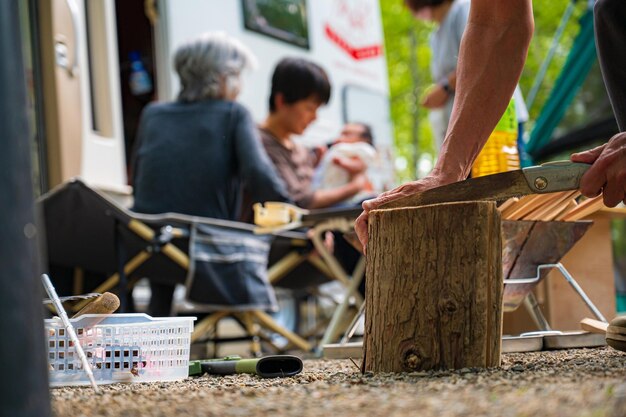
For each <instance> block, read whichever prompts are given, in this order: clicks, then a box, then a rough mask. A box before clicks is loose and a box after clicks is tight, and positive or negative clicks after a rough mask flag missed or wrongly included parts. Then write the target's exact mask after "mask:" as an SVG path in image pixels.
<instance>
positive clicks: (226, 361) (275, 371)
mask: <svg viewBox="0 0 626 417" xmlns="http://www.w3.org/2000/svg"><path fill="white" fill-rule="evenodd" d="M205 372H206V373H209V374H214V375H232V374H255V375H258V376H260V377H262V378H278V377H287V376H294V375H297V374H299V373H300V372H302V359H300V358H298V357H297V356H291V355H272V356H265V357H263V358H256V359H242V358H241V357H240V356H226V357H224V358H221V359H205V360H199V361H190V362H189V375H190V376H193V375H202V374H203V373H205Z"/></svg>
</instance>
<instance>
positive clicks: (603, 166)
mask: <svg viewBox="0 0 626 417" xmlns="http://www.w3.org/2000/svg"><path fill="white" fill-rule="evenodd" d="M571 159H572V162H584V163H587V164H592V165H591V168H589V170H588V171H587V172H586V173H585V175H583V177H582V178H581V180H580V192H581V193H582V194H583V195H584V196H587V197H595V196H597V195H598V194H600V193H602V194H603V199H604V204H605V205H606V206H607V207H615V206H616V205H617V204H618V203H619V202H620V201H624V202H625V203H626V132H621V133H618V134H617V135H615V136H613V137H612V138H611V139H610V140H609V141H608V142H607V143H606V144H604V145H602V146H598V147H597V148H593V149H590V150H588V151H585V152H579V153H575V154H573V155H572V157H571Z"/></svg>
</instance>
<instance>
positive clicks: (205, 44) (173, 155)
mask: <svg viewBox="0 0 626 417" xmlns="http://www.w3.org/2000/svg"><path fill="white" fill-rule="evenodd" d="M254 61H255V59H254V56H253V55H252V54H251V53H250V52H249V50H248V49H247V48H245V47H244V46H243V45H242V44H240V43H239V42H238V41H236V40H235V39H233V38H230V37H228V36H227V35H225V34H222V33H211V34H204V35H202V36H200V37H199V38H197V39H194V40H192V41H190V42H188V43H186V44H184V45H182V46H181V47H179V48H178V50H177V51H176V54H175V56H174V66H175V69H176V72H177V73H178V76H179V77H180V83H181V87H182V89H181V91H180V93H179V95H178V100H177V101H175V102H171V103H155V104H151V105H149V106H148V107H146V109H145V110H144V112H143V114H142V116H141V121H140V124H139V128H138V135H137V144H138V147H137V151H136V153H135V156H134V160H133V188H134V191H133V192H134V200H135V201H134V207H133V210H134V211H136V212H140V213H147V214H158V213H167V212H175V213H181V214H187V215H193V216H202V217H212V218H217V219H225V220H237V219H238V218H239V215H240V207H241V199H242V188H243V185H244V183H245V184H246V186H247V189H248V190H249V192H250V194H251V198H252V200H254V201H255V202H257V201H265V200H266V199H267V200H273V201H288V200H289V199H288V196H287V192H286V189H285V187H284V184H283V182H282V181H281V180H280V177H279V176H278V174H277V173H276V171H275V170H274V167H273V165H272V163H271V162H270V160H269V158H268V157H267V154H266V153H265V152H264V150H263V148H262V146H261V142H260V139H259V137H258V132H257V130H256V127H255V126H254V124H253V122H252V118H251V116H250V114H249V112H248V111H247V110H246V109H245V108H244V107H243V106H242V105H240V104H238V103H236V102H235V99H236V97H237V95H238V94H239V89H240V78H239V77H240V73H241V71H242V70H243V69H244V68H247V67H251V66H253V65H254ZM150 279H151V289H152V298H151V301H150V308H149V310H150V314H152V315H168V314H169V313H170V309H171V300H172V293H173V291H174V283H172V282H171V280H168V279H167V277H150Z"/></svg>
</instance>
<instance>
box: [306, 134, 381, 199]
mask: <svg viewBox="0 0 626 417" xmlns="http://www.w3.org/2000/svg"><path fill="white" fill-rule="evenodd" d="M376 163H377V154H376V149H374V146H373V137H372V131H371V128H370V127H369V126H368V125H366V124H365V123H347V124H346V125H344V127H343V129H342V131H341V134H340V135H339V138H337V140H335V142H333V144H332V145H331V146H330V148H329V149H328V151H326V152H325V153H324V155H323V156H322V158H321V160H320V163H319V165H318V167H317V171H316V174H315V181H314V187H315V188H316V189H332V188H336V187H338V186H341V185H344V184H347V183H349V182H350V178H351V172H350V171H352V172H360V171H363V170H365V173H366V175H367V174H368V171H370V170H372V169H374V167H375V165H376ZM367 176H368V180H369V181H368V186H367V187H365V189H364V190H363V191H362V192H360V193H358V194H357V195H355V196H354V197H352V198H351V199H350V200H347V201H345V202H346V203H358V202H360V201H363V200H364V199H366V198H368V197H371V196H372V195H374V194H376V193H377V192H380V191H381V190H375V189H374V187H373V185H372V182H371V178H370V175H367Z"/></svg>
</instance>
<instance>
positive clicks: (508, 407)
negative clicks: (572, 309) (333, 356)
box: [51, 347, 626, 417]
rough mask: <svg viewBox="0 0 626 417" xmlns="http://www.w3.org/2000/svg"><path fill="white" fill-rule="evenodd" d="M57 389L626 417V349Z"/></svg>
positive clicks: (119, 412) (204, 406)
mask: <svg viewBox="0 0 626 417" xmlns="http://www.w3.org/2000/svg"><path fill="white" fill-rule="evenodd" d="M101 388H102V392H101V393H100V394H97V395H95V394H94V393H93V391H92V390H91V389H90V388H55V389H52V390H51V394H52V406H53V410H54V413H55V415H56V416H59V417H60V416H63V417H71V416H77V417H78V416H81V417H82V416H89V417H91V416H116V417H118V416H119V417H142V416H159V417H161V416H162V417H170V416H172V417H173V416H192V417H193V416H203V417H206V416H251V415H271V416H279V417H282V416H316V417H319V416H326V415H327V416H331V415H332V416H339V415H346V416H359V415H360V416H379V415H380V416H385V417H392V416H405V415H419V416H424V417H427V416H436V417H449V416H494V417H496V416H497V417H507V416H511V417H523V416H529V417H530V416H533V417H534V416H542V417H544V416H546V417H548V416H563V417H565V416H567V417H572V416H580V417H583V416H585V417H586V416H588V417H603V416H606V417H626V354H625V353H622V352H619V351H617V350H614V349H611V348H608V347H607V348H597V349H575V350H562V351H548V352H536V353H517V354H504V355H503V359H502V366H501V367H500V368H493V369H461V370H458V371H436V372H413V373H403V374H377V375H370V374H366V375H361V374H360V372H359V371H358V369H357V368H356V366H355V365H354V364H353V363H352V362H351V361H349V360H306V361H305V362H304V371H303V373H302V374H300V375H298V376H296V377H292V378H277V379H261V378H258V377H256V376H251V375H233V376H226V377H217V376H211V375H205V376H202V377H197V378H188V379H186V380H185V381H180V382H169V383H148V384H131V385H124V384H115V385H107V386H102V387H101Z"/></svg>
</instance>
